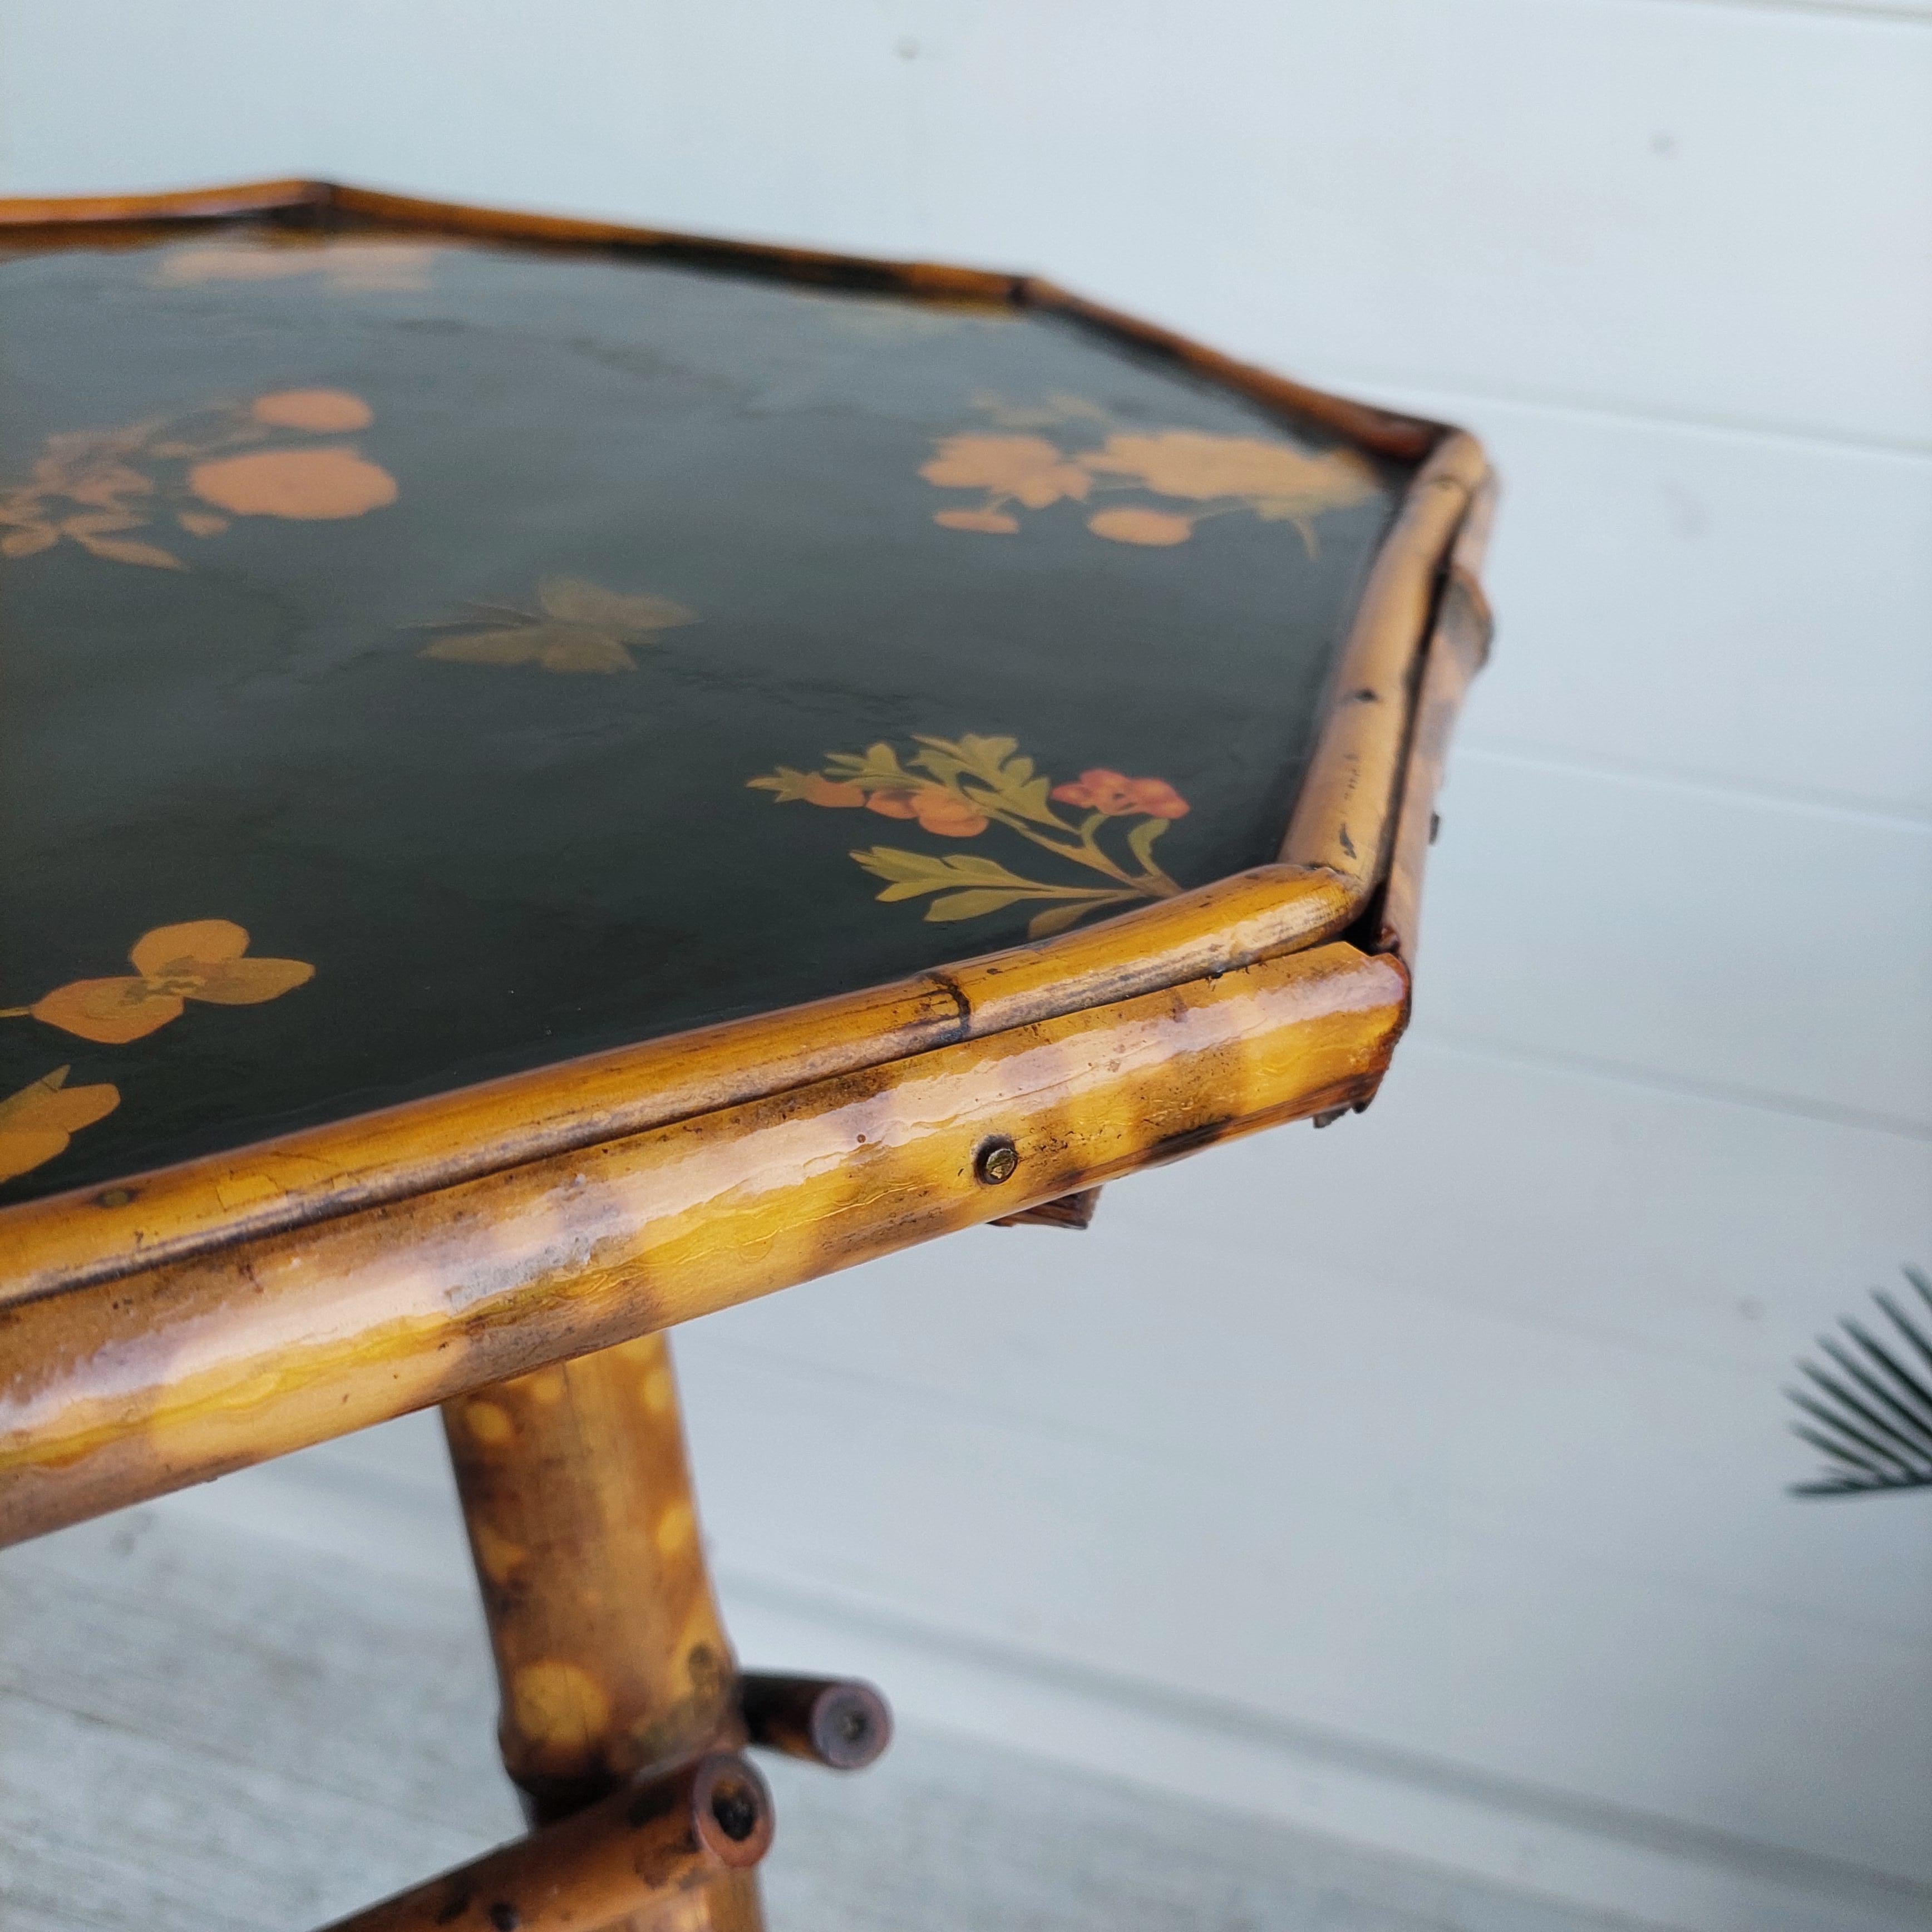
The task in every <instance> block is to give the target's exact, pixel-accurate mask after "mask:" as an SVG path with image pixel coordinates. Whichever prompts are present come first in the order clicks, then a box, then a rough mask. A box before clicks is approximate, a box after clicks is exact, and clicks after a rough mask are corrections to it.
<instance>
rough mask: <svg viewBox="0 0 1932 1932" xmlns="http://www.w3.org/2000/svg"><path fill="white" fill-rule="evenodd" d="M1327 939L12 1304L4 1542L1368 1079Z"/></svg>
mask: <svg viewBox="0 0 1932 1932" xmlns="http://www.w3.org/2000/svg"><path fill="white" fill-rule="evenodd" d="M1408 998H1409V977H1408V973H1407V971H1406V968H1405V967H1404V966H1403V965H1402V963H1401V962H1400V960H1398V959H1394V958H1392V957H1387V956H1374V955H1370V954H1367V953H1362V952H1360V951H1358V950H1356V949H1355V947H1352V946H1349V945H1347V944H1341V943H1336V944H1328V945H1323V946H1319V947H1316V948H1314V949H1313V950H1310V951H1307V952H1302V953H1293V954H1290V955H1288V956H1284V957H1280V958H1277V959H1268V960H1265V961H1263V962H1260V963H1258V964H1256V965H1251V966H1247V967H1245V968H1240V969H1238V970H1235V971H1228V972H1223V973H1221V974H1218V975H1214V976H1211V977H1205V978H1200V979H1196V980H1190V981H1187V982H1185V983H1183V984H1181V985H1179V986H1172V987H1169V988H1168V989H1165V990H1163V991H1160V992H1151V993H1148V994H1145V995H1141V996H1139V997H1137V998H1131V999H1127V1000H1123V1001H1118V1002H1115V1003H1113V1004H1106V1005H1102V1006H1098V1007H1092V1008H1089V1009H1088V1010H1084V1011H1082V1012H1078V1013H1070V1014H1067V1015H1064V1016H1060V1017H1057V1018H1053V1019H1046V1020H1043V1021H1041V1022H1037V1023H1036V1024H1032V1025H1024V1026H1020V1027H1016V1028H1013V1029H1011V1030H1010V1031H1005V1032H1001V1033H998V1034H992V1035H990V1036H989V1037H984V1038H980V1039H977V1040H962V1041H959V1042H957V1043H954V1044H952V1045H949V1046H943V1047H940V1048H938V1049H935V1050H933V1051H931V1052H924V1053H919V1054H916V1055H911V1056H910V1057H908V1058H903V1059H900V1060H897V1061H892V1062H890V1063H889V1064H885V1065H883V1066H874V1067H865V1068H862V1069H860V1070H856V1071H854V1072H851V1073H846V1074H843V1075H841V1076H838V1077H835V1078H831V1079H824V1080H821V1081H819V1082H815V1083H813V1084H811V1085H805V1086H802V1087H799V1088H795V1089H793V1090H792V1091H789V1092H786V1093H783V1094H778V1095H775V1096H774V1097H771V1098H769V1099H766V1100H757V1101H753V1102H749V1103H745V1104H744V1105H742V1106H732V1107H727V1108H724V1109H720V1110H718V1111H716V1112H711V1113H708V1114H705V1115H700V1116H698V1117H696V1118H689V1119H685V1120H682V1121H677V1122H675V1123H673V1124H667V1125H664V1126H661V1127H655V1128H653V1129H652V1130H649V1131H646V1132H642V1133H635V1134H631V1135H629V1136H623V1137H621V1138H617V1139H612V1140H610V1141H607V1142H604V1143H602V1144H601V1145H596V1146H594V1147H590V1148H579V1149H576V1150H573V1151H568V1152H567V1153H562V1154H556V1155H554V1156H551V1157H547V1158H544V1159H540V1160H532V1161H529V1162H528V1163H524V1164H523V1165H520V1166H516V1167H514V1168H511V1169H508V1170H506V1171H503V1172H495V1173H492V1174H490V1175H485V1176H483V1177H481V1178H477V1179H475V1180H472V1181H466V1182H465V1183H463V1184H460V1185H458V1186H453V1187H446V1188H443V1189H440V1190H436V1191H434V1192H431V1193H425V1194H422V1195H420V1196H416V1197H415V1198H413V1199H407V1200H401V1201H395V1202H387V1203H385V1204H383V1205H380V1206H378V1207H374V1208H370V1209H368V1210H366V1211H362V1212H360V1213H356V1214H347V1215H344V1216H341V1217H338V1218H336V1219H334V1220H329V1221H326V1222H324V1223H320V1224H319V1225H317V1226H312V1227H309V1228H302V1229H289V1230H287V1231H286V1232H281V1233H278V1234H276V1235H271V1236H269V1237H267V1238H262V1239H259V1240H256V1241H249V1242H246V1243H242V1244H236V1245H235V1246H233V1247H226V1248H223V1249H221V1250H217V1251H216V1252H214V1253H207V1254H202V1255H199V1256H196V1257H194V1258H193V1259H189V1260H185V1261H180V1262H173V1263H171V1264H169V1265H162V1266H157V1267H154V1268H148V1269H145V1270H142V1271H136V1272H133V1273H130V1274H121V1275H118V1276H117V1277H115V1278H113V1279H112V1280H106V1281H102V1282H98V1283H92V1284H90V1285H88V1286H83V1287H79V1288H76V1289H71V1290H69V1291H67V1292H61V1293H55V1294H52V1295H46V1296H43V1297H41V1298H38V1299H37V1300H34V1301H28V1302H26V1303H23V1304H18V1305H16V1306H13V1307H7V1308H4V1309H0V1544H6V1543H13V1542H17V1541H20V1540H22V1539H23V1538H27V1537H30V1536H34V1535H39V1534H40V1533H42V1532H45V1531H47V1530H50V1529H56V1528H58V1527H60V1526H62V1525H64V1524H67V1523H74V1522H77V1521H80V1520H83V1519H85V1518H87V1517H93V1516H97V1515H99V1514H103V1513H104V1512H105V1511H109V1510H112V1509H115V1508H120V1507H121V1506H123V1505H127V1504H129V1503H133V1502H140V1501H142V1500H144V1499H148V1498H150V1497H152V1496H158V1495H160V1494H163V1493H166V1492H167V1491H169V1490H175V1489H178V1488H180V1487H184V1485H186V1484H190V1483H195V1482H200V1481H206V1480H207V1479H208V1478H211V1477H214V1476H217V1475H222V1474H223V1473H225V1472H228V1471H229V1470H233V1469H242V1468H244V1467H246V1466H248V1465H250V1464H252V1463H259V1462H263V1461H266V1460H268V1459H269V1458H270V1457H275V1456H279V1455H282V1454H287V1452H289V1451H292V1450H296V1449H299V1448H305V1447H306V1446H308V1445H311V1444H313V1443H316V1442H323V1441H325V1440H326V1439H329V1438H331V1437H333V1436H341V1435H344V1434H347V1433H350V1431H352V1430H357V1429H362V1428H365V1427H368V1426H369V1425H370V1424H374V1423H377V1422H382V1421H387V1420H389V1418H392V1417H394V1416H397V1415H402V1414H404V1413H406V1412H409V1411H410V1410H413V1409H422V1408H424V1407H426V1406H428V1405H429V1404H431V1403H437V1402H441V1401H443V1400H446V1399H447V1398H449V1397H452V1396H456V1395H460V1394H463V1393H464V1392H465V1391H468V1390H470V1389H473V1388H477V1387H478V1386H480V1385H483V1384H484V1383H487V1382H495V1381H499V1380H500V1379H503V1378H505V1377H506V1376H514V1375H517V1374H521V1373H524V1372H526V1371H527V1370H532V1369H535V1368H537V1367H541V1366H542V1365H544V1364H547V1363H550V1362H554V1361H563V1360H567V1359H568V1358H571V1357H573V1356H576V1355H582V1354H584V1353H586V1352H588V1351H589V1350H592V1349H601V1348H603V1347H605V1346H609V1345H610V1344H612V1343H617V1342H621V1341H624V1340H628V1339H630V1338H631V1337H635V1336H637V1335H640V1334H647V1333H649V1332H651V1331H655V1330H658V1329H661V1328H668V1327H670V1326H671V1325H673V1324H675V1323H677V1322H686V1321H689V1320H690V1319H692V1318H693V1317H694V1316H699V1315H703V1314H706V1313H711V1312H712V1311H713V1310H718V1309H721V1308H726V1307H730V1306H732V1305H733V1304H736V1303H738V1302H741V1301H748V1300H750V1299H751V1298H754V1297H755V1296H758V1295H766V1294H769V1293H771V1292H773V1291H774V1290H775V1289H781V1288H786V1287H790V1286H793V1284H795V1283H799V1282H803V1281H807V1280H811V1279H812V1278H813V1277H816V1276H819V1275H823V1274H830V1273H832V1272H833V1271H835V1270H838V1269H840V1268H847V1267H850V1266H851V1265H853V1264H854V1263H856V1262H861V1261H865V1260H868V1259H871V1258H872V1257H874V1256H879V1255H883V1254H888V1253H892V1252H894V1251H895V1250H898V1249H901V1248H905V1247H911V1246H913V1245H915V1244H917V1243H919V1242H922V1241H927V1240H929V1239H931V1238H932V1237H934V1236H935V1235H941V1234H945V1233H947V1232H951V1231H953V1230H955V1229H962V1228H966V1227H970V1226H974V1225H975V1224H976V1223H982V1222H986V1221H989V1220H993V1219H994V1218H995V1217H999V1216H1004V1215H1009V1214H1013V1212H1015V1211H1016V1210H1019V1209H1021V1208H1026V1207H1028V1206H1031V1205H1035V1204H1037V1203H1039V1202H1046V1201H1050V1200H1052V1199H1055V1198H1056V1197H1058V1196H1062V1195H1065V1194H1068V1193H1073V1192H1074V1191H1075V1190H1078V1189H1081V1188H1084V1187H1092V1186H1094V1185H1095V1184H1098V1183H1100V1182H1101V1181H1106V1180H1109V1179H1112V1178H1115V1177H1117V1176H1120V1175H1127V1174H1130V1173H1133V1172H1136V1171H1138V1170H1139V1169H1143V1168H1147V1167H1151V1166H1157V1165H1159V1164H1160V1163H1163V1162H1165V1161H1167V1160H1173V1159H1175V1158H1178V1157H1179V1156H1181V1155H1182V1154H1188V1153H1191V1152H1193V1151H1195V1150H1196V1149H1197V1148H1202V1147H1205V1146H1208V1145H1211V1144H1214V1143H1215V1142H1219V1141H1222V1140H1225V1139H1229V1138H1232V1137H1233V1136H1237V1135H1240V1134H1244V1133H1250V1132H1253V1130H1256V1129H1258V1128H1261V1127H1268V1126H1271V1125H1273V1124H1276V1123H1277V1122H1280V1121H1289V1120H1293V1119H1297V1118H1302V1117H1304V1116H1307V1115H1313V1114H1318V1113H1322V1112H1327V1111H1329V1110H1331V1109H1334V1108H1337V1107H1340V1106H1348V1105H1349V1104H1351V1103H1355V1102H1357V1101H1360V1100H1365V1099H1367V1097H1369V1096H1370V1094H1373V1091H1374V1090H1375V1088H1376V1084H1377V1083H1378V1082H1379V1080H1380V1079H1381V1076H1382V1073H1383V1071H1384V1070H1385V1068H1386V1067H1387V1065H1388V1060H1389V1056H1390V1055H1391V1052H1393V1050H1394V1046H1395V1043H1396V1041H1397V1038H1398V1037H1399V1036H1400V1033H1401V1031H1402V1028H1403V1024H1404V1022H1405V1021H1406V1017H1407V1012H1408Z"/></svg>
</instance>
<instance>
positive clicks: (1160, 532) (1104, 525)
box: [1087, 509, 1194, 549]
mask: <svg viewBox="0 0 1932 1932" xmlns="http://www.w3.org/2000/svg"><path fill="white" fill-rule="evenodd" d="M1087 527H1088V529H1090V530H1091V531H1092V532H1094V535H1096V536H1097V537H1106V538H1108V539H1109V541H1112V542H1114V543H1128V544H1151V545H1154V546H1155V547H1160V548H1163V549H1164V548H1165V547H1166V546H1167V545H1169V544H1181V543H1185V542H1186V541H1187V539H1188V538H1190V537H1191V536H1192V535H1193V534H1194V519H1193V517H1177V516H1175V515H1174V514H1172V513H1171V512H1169V511H1166V510H1135V509H1126V510H1102V511H1099V512H1098V513H1097V514H1095V515H1094V516H1091V517H1088V519H1087Z"/></svg>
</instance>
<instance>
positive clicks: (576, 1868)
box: [326, 1752, 772, 1932]
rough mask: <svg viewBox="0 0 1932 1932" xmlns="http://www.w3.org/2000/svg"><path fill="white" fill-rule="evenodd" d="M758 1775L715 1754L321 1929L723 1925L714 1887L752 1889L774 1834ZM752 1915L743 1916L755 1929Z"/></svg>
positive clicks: (555, 1931) (660, 1931) (586, 1930)
mask: <svg viewBox="0 0 1932 1932" xmlns="http://www.w3.org/2000/svg"><path fill="white" fill-rule="evenodd" d="M771 1835H772V1808H771V1799H770V1796H769V1793H767V1792H766V1790H765V1788H764V1783H763V1780H762V1779H761V1778H760V1777H759V1776H758V1775H757V1772H755V1771H754V1770H753V1769H751V1766H749V1765H748V1764H747V1763H745V1760H743V1759H742V1758H741V1757H737V1756H736V1755H735V1754H732V1753H729V1752H715V1753H713V1754H712V1755H711V1756H710V1757H703V1758H699V1759H697V1760H694V1761H693V1762H691V1763H688V1764H686V1765H684V1766H680V1767H679V1769H677V1770H676V1771H674V1772H671V1773H670V1775H669V1776H667V1777H666V1778H661V1779H658V1780H655V1781H652V1780H646V1781H642V1782H640V1783H636V1784H628V1785H625V1786H622V1787H619V1789H617V1790H614V1791H613V1792H611V1793H610V1794H609V1796H607V1797H605V1798H604V1799H601V1800H599V1801H598V1802H597V1803H596V1804H595V1805H586V1806H585V1808H583V1810H582V1811H578V1812H576V1813H574V1814H572V1815H571V1817H568V1818H564V1819H560V1820H558V1821H557V1822H556V1823H554V1824H550V1825H545V1826H541V1828H540V1829H538V1830H536V1831H535V1832H532V1833H531V1834H530V1835H529V1837H528V1838H520V1839H518V1840H517V1841H516V1842H515V1843H514V1844H508V1845H504V1846H500V1847H499V1849H497V1850H496V1851H493V1852H487V1853H486V1854H485V1855H484V1856H483V1857H481V1858H475V1859H472V1861H470V1863H469V1864H466V1865H460V1866H458V1867H457V1869H456V1870H454V1871H449V1872H445V1873H443V1876H441V1877H440V1878H433V1879H430V1880H429V1881H428V1883H427V1884H425V1885H415V1886H412V1887H411V1888H410V1890H409V1891H405V1892H399V1893H398V1894H397V1895H396V1896H395V1897H394V1898H391V1899H388V1900H385V1901H384V1902H383V1903H382V1904H380V1905H372V1906H370V1907H369V1909H368V1910H367V1911H366V1912H356V1913H355V1914H354V1915H353V1916H351V1917H350V1918H344V1919H338V1921H336V1923H335V1924H334V1925H333V1926H331V1927H328V1928H326V1932H673V1928H676V1932H684V1928H685V1927H691V1928H693V1932H695V1928H696V1927H700V1926H705V1927H709V1926H720V1927H721V1926H722V1924H723V1923H724V1921H720V1920H718V1919H715V1918H712V1917H711V1916H710V1915H709V1914H708V1913H707V1911H706V1897H707V1894H709V1891H711V1890H712V1888H715V1887H718V1888H729V1895H730V1897H733V1898H734V1899H735V1898H736V1897H739V1896H742V1897H746V1898H748V1899H749V1900H750V1901H751V1906H752V1908H753V1909H754V1911H755V1909H756V1907H757V1886H756V1885H755V1883H751V1884H747V1883H745V1881H748V1880H749V1879H751V1871H750V1870H749V1867H751V1866H752V1865H753V1864H756V1863H757V1861H758V1859H759V1858H761V1857H762V1856H763V1855H764V1852H765V1849H766V1846H768V1845H769V1843H770V1842H771ZM740 1922H742V1921H740ZM757 1922H758V1921H757V1919H756V1918H752V1919H751V1921H748V1923H749V1924H750V1925H751V1927H756V1926H757Z"/></svg>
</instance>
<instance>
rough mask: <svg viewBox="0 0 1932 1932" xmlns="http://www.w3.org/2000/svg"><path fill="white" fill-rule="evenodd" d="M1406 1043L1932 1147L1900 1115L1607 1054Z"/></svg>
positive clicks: (1456, 1041)
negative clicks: (1674, 1070) (1699, 1076)
mask: <svg viewBox="0 0 1932 1932" xmlns="http://www.w3.org/2000/svg"><path fill="white" fill-rule="evenodd" d="M1407 1037H1408V1038H1409V1040H1411V1041H1412V1042H1413V1043H1414V1044H1415V1045H1416V1046H1424V1047H1431V1046H1433V1047H1436V1048H1438V1049H1448V1051H1450V1052H1456V1053H1464V1054H1468V1055H1471V1056H1472V1057H1473V1058H1478V1059H1485V1060H1496V1061H1502V1062H1504V1063H1505V1064H1508V1065H1512V1066H1519V1067H1533V1068H1535V1069H1536V1070H1538V1071H1539V1072H1542V1073H1565V1074H1571V1075H1576V1074H1582V1075H1584V1076H1588V1077H1589V1078H1590V1079H1598V1080H1608V1081H1613V1082H1616V1084H1617V1085H1619V1086H1624V1087H1637V1088H1646V1089H1648V1090H1649V1091H1652V1092H1655V1093H1660V1094H1671V1095H1673V1096H1674V1097H1676V1098H1678V1099H1681V1100H1705V1101H1712V1102H1715V1103H1718V1104H1720V1105H1721V1106H1729V1107H1748V1108H1750V1109H1752V1110H1753V1111H1754V1112H1757V1113H1761V1114H1775V1115H1784V1116H1787V1117H1789V1118H1793V1119H1796V1120H1803V1121H1817V1122H1819V1123H1820V1124H1822V1125H1823V1126H1826V1127H1849V1128H1852V1129H1855V1130H1857V1131H1858V1132H1859V1133H1874V1134H1889V1135H1891V1136H1892V1137H1893V1138H1894V1139H1898V1140H1906V1141H1920V1142H1932V1123H1928V1122H1926V1121H1914V1120H1910V1119H1908V1118H1906V1117H1905V1116H1903V1115H1897V1114H1887V1113H1883V1112H1879V1111H1878V1110H1877V1109H1868V1108H1863V1107H1845V1106H1838V1105H1836V1104H1835V1103H1833V1102H1832V1101H1829V1100H1813V1099H1810V1098H1808V1097H1805V1096H1803V1095H1800V1094H1786V1093H1781V1092H1778V1091H1776V1090H1775V1089H1773V1088H1757V1087H1750V1086H1746V1085H1744V1084H1743V1083H1742V1082H1731V1081H1727V1080H1700V1079H1697V1078H1696V1077H1695V1076H1691V1075H1686V1074H1680V1073H1668V1072H1666V1071H1665V1070H1663V1069H1661V1068H1657V1067H1644V1066H1642V1065H1640V1064H1637V1063H1636V1062H1634V1061H1625V1060H1616V1059H1613V1058H1610V1057H1609V1056H1607V1055H1598V1054H1590V1053H1571V1052H1561V1051H1559V1050H1557V1049H1547V1048H1541V1047H1535V1046H1523V1045H1520V1044H1517V1043H1513V1042H1511V1041H1509V1040H1504V1039H1501V1038H1499V1037H1496V1036H1495V1035H1493V1034H1482V1033H1477V1032H1475V1031H1469V1030H1467V1029H1465V1028H1460V1027H1446V1026H1441V1025H1435V1024H1433V1023H1431V1022H1429V1021H1427V1020H1418V1021H1417V1022H1415V1023H1414V1024H1413V1025H1412V1026H1411V1027H1410V1028H1409V1032H1408V1036H1407Z"/></svg>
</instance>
